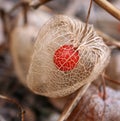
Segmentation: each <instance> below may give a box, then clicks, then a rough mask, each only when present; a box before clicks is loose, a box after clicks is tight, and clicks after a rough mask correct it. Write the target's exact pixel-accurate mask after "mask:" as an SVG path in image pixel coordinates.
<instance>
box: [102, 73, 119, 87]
mask: <svg viewBox="0 0 120 121" xmlns="http://www.w3.org/2000/svg"><path fill="white" fill-rule="evenodd" d="M103 76H104V78H105V79H106V80H107V81H110V82H112V83H115V84H117V85H120V82H119V81H116V80H113V79H111V78H110V77H109V76H108V75H107V74H105V73H104V75H103Z"/></svg>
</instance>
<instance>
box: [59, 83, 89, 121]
mask: <svg viewBox="0 0 120 121" xmlns="http://www.w3.org/2000/svg"><path fill="white" fill-rule="evenodd" d="M90 84H91V83H88V84H86V85H84V86H83V87H82V88H80V89H79V90H78V92H76V93H77V94H76V96H75V98H73V99H72V100H71V101H70V104H67V105H66V107H65V109H64V111H63V113H62V115H61V116H60V118H59V120H58V121H65V120H66V119H67V118H68V117H69V115H70V114H71V112H72V111H73V109H74V108H75V107H76V105H77V104H78V102H79V101H80V99H81V98H82V96H83V95H84V94H85V92H86V90H87V89H88V87H89V86H90Z"/></svg>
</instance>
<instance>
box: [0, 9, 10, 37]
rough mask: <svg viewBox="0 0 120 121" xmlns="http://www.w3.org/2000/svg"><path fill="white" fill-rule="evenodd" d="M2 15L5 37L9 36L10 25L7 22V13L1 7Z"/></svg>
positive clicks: (0, 13)
mask: <svg viewBox="0 0 120 121" xmlns="http://www.w3.org/2000/svg"><path fill="white" fill-rule="evenodd" d="M0 16H1V18H2V22H3V31H4V35H5V37H6V36H7V37H9V26H8V23H7V13H6V12H5V11H4V10H3V9H0Z"/></svg>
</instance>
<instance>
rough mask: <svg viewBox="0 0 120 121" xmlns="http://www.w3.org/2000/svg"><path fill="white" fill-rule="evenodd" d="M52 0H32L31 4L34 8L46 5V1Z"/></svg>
mask: <svg viewBox="0 0 120 121" xmlns="http://www.w3.org/2000/svg"><path fill="white" fill-rule="evenodd" d="M49 1H52V0H32V2H31V3H30V6H31V7H33V8H34V9H37V8H38V7H40V6H41V5H44V4H45V3H47V2H49Z"/></svg>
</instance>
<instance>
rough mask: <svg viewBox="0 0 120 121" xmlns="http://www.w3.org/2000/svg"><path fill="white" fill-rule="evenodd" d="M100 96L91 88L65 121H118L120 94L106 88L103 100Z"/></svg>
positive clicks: (119, 117)
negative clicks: (74, 120)
mask: <svg viewBox="0 0 120 121" xmlns="http://www.w3.org/2000/svg"><path fill="white" fill-rule="evenodd" d="M101 94H102V93H100V92H99V91H98V89H97V88H96V87H94V86H91V87H90V88H89V90H88V91H87V92H86V94H85V95H84V97H83V99H82V100H81V101H80V102H79V104H78V105H77V108H76V109H75V110H74V111H73V112H72V114H71V116H70V117H69V119H68V120H67V121H73V119H74V118H76V119H77V121H119V120H120V92H117V91H115V90H113V89H111V88H108V87H107V88H106V94H107V97H106V99H105V100H103V98H102V96H101ZM76 116H77V117H76Z"/></svg>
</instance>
